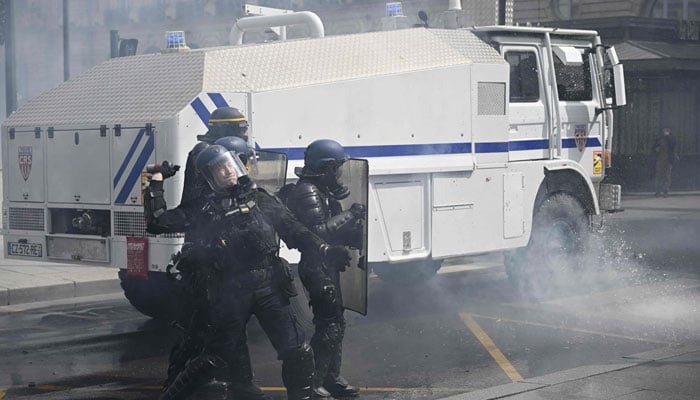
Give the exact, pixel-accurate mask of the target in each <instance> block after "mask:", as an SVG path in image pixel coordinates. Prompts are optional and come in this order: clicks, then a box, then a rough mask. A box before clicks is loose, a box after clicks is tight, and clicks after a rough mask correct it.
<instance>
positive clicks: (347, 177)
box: [340, 158, 369, 315]
mask: <svg viewBox="0 0 700 400" xmlns="http://www.w3.org/2000/svg"><path fill="white" fill-rule="evenodd" d="M341 180H342V182H343V184H345V185H347V186H348V188H349V189H350V196H348V197H347V198H345V199H343V200H341V204H342V206H343V210H347V209H349V208H350V206H351V205H352V204H353V203H360V204H363V205H364V206H365V209H367V206H368V193H369V164H368V162H367V160H363V159H356V158H351V159H349V160H348V161H346V162H345V163H344V164H343V167H342V177H341ZM360 247H361V248H359V249H355V248H350V252H351V254H352V260H351V261H350V266H349V267H348V268H346V269H345V271H344V272H342V273H341V274H340V287H341V291H342V293H343V307H345V308H346V309H348V310H352V311H355V312H358V313H360V314H362V315H367V278H368V276H369V272H368V268H367V216H366V215H365V219H364V220H362V246H360Z"/></svg>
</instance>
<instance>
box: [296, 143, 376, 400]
mask: <svg viewBox="0 0 700 400" xmlns="http://www.w3.org/2000/svg"><path fill="white" fill-rule="evenodd" d="M347 159H348V156H347V155H346V153H345V150H344V149H343V147H342V146H341V145H340V144H339V143H338V142H336V141H334V140H328V139H322V140H316V141H314V142H312V143H311V144H309V146H308V147H307V148H306V151H305V152H304V167H303V168H302V169H301V170H300V171H295V172H296V174H297V175H298V176H299V181H298V182H297V183H296V185H294V187H293V188H292V189H290V191H289V193H288V194H287V199H286V202H287V203H286V204H287V206H288V207H289V209H290V210H291V211H292V212H293V213H294V214H295V215H296V217H297V218H298V219H299V221H301V222H302V223H303V224H305V225H306V226H307V227H309V229H311V231H313V232H314V233H316V234H317V235H319V236H320V237H321V238H323V239H324V240H326V241H327V242H328V243H333V244H336V245H352V246H354V247H357V246H358V242H360V241H361V240H362V225H361V223H360V220H362V219H364V218H365V213H366V208H365V206H363V205H362V204H358V203H355V204H353V205H352V206H351V207H350V209H348V210H345V211H343V210H342V207H341V204H340V202H339V200H342V199H344V198H346V197H348V196H349V194H350V191H349V190H348V187H347V186H345V185H343V184H342V182H341V181H340V171H341V169H340V168H341V166H342V165H343V163H344V162H345V161H346V160H347ZM343 270H344V267H341V268H335V266H334V265H329V264H328V263H327V262H326V261H325V260H324V259H322V258H321V257H318V256H317V255H315V254H312V253H306V254H302V256H301V261H300V262H299V276H300V278H301V281H302V283H303V284H304V287H305V288H306V289H307V290H308V292H309V297H310V304H311V308H312V312H313V316H314V318H313V322H314V326H315V332H314V335H313V337H312V338H311V347H312V348H313V350H314V357H315V363H316V372H315V375H314V395H315V397H329V396H331V395H332V396H333V397H354V396H357V395H358V394H359V389H358V388H356V387H354V386H351V385H349V384H348V382H347V380H345V379H344V378H343V377H342V376H341V375H340V364H341V357H342V343H343V336H344V334H345V318H344V317H343V311H344V309H343V306H342V293H341V291H340V272H342V271H343Z"/></svg>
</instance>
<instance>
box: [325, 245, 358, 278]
mask: <svg viewBox="0 0 700 400" xmlns="http://www.w3.org/2000/svg"><path fill="white" fill-rule="evenodd" d="M322 253H323V262H324V263H325V264H326V265H327V266H329V267H332V268H335V269H337V270H338V271H341V272H342V271H345V267H347V266H348V265H350V260H351V259H352V257H351V256H350V250H348V249H347V248H346V247H345V246H339V245H324V247H323V250H322Z"/></svg>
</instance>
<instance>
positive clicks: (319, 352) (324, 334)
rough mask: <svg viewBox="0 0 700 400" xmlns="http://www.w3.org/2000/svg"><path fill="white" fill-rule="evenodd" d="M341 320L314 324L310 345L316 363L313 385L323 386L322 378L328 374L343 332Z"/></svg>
mask: <svg viewBox="0 0 700 400" xmlns="http://www.w3.org/2000/svg"><path fill="white" fill-rule="evenodd" d="M342 322H343V321H341V322H332V323H323V322H321V323H318V324H317V325H316V331H315V332H314V335H313V337H312V338H311V347H313V349H314V361H315V364H316V370H315V372H314V387H319V386H323V381H324V378H325V377H326V376H328V374H329V368H330V367H331V361H332V360H333V357H334V356H335V354H336V353H337V352H338V351H339V350H338V349H339V347H340V345H341V343H342V340H343V333H344V332H343V331H344V329H343V328H344V324H343V323H342ZM338 369H340V366H338ZM326 389H328V388H326Z"/></svg>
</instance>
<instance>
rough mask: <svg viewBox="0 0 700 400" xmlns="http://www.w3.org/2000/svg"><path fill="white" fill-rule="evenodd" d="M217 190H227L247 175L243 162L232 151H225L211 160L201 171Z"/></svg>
mask: <svg viewBox="0 0 700 400" xmlns="http://www.w3.org/2000/svg"><path fill="white" fill-rule="evenodd" d="M201 172H202V175H204V177H205V178H206V179H207V182H209V186H211V188H212V190H214V191H215V192H225V191H226V190H227V189H230V188H232V187H234V186H236V185H237V184H238V180H239V179H240V178H241V177H243V176H245V175H247V171H246V168H245V166H244V165H243V162H242V161H241V159H240V158H238V156H236V155H234V154H233V153H231V152H228V151H227V152H224V153H221V154H219V155H218V156H216V157H215V158H213V159H212V160H211V161H209V162H208V163H207V164H206V165H205V166H204V169H203V170H202V171H201Z"/></svg>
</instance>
